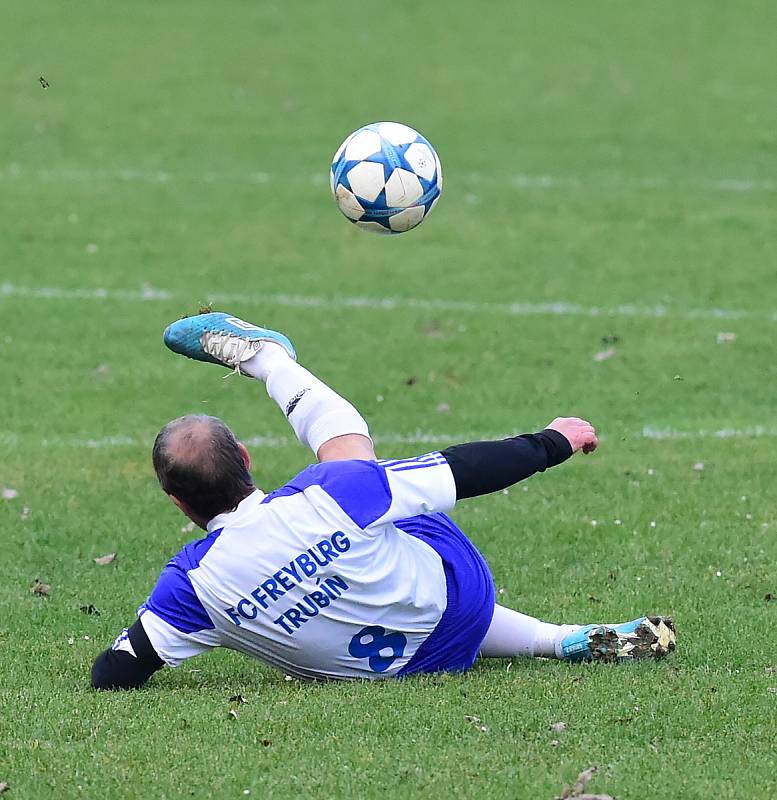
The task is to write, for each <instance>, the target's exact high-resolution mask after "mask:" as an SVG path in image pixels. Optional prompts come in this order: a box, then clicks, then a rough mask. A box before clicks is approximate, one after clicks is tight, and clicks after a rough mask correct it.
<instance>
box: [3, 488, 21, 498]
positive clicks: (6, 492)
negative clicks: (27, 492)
mask: <svg viewBox="0 0 777 800" xmlns="http://www.w3.org/2000/svg"><path fill="white" fill-rule="evenodd" d="M0 495H1V496H2V498H3V500H15V499H16V498H17V497H18V496H19V492H17V491H16V489H11V487H10V486H4V487H3V491H2V493H0Z"/></svg>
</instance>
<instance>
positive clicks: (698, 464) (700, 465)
mask: <svg viewBox="0 0 777 800" xmlns="http://www.w3.org/2000/svg"><path fill="white" fill-rule="evenodd" d="M693 469H695V470H696V472H704V462H703V461H697V462H696V463H695V464H694V465H693Z"/></svg>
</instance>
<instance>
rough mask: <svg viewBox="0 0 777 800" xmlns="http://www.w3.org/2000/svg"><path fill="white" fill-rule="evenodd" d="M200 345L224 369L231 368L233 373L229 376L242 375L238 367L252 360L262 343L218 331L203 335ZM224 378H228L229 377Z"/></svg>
mask: <svg viewBox="0 0 777 800" xmlns="http://www.w3.org/2000/svg"><path fill="white" fill-rule="evenodd" d="M200 345H201V346H202V349H203V350H204V351H205V352H206V353H207V354H208V355H209V356H213V358H215V359H216V360H217V361H220V362H221V363H222V364H224V366H226V367H233V369H234V371H233V372H231V373H230V375H234V374H235V373H237V374H238V375H242V374H243V372H242V371H241V370H240V365H241V364H242V363H243V362H244V361H248V359H249V358H253V356H254V355H256V353H258V352H259V350H261V348H262V342H261V341H260V340H258V339H245V338H243V337H242V336H235V334H234V333H224V332H220V331H206V332H205V333H203V334H202V338H201V339H200ZM224 377H226V378H228V377H229V375H225V376H224Z"/></svg>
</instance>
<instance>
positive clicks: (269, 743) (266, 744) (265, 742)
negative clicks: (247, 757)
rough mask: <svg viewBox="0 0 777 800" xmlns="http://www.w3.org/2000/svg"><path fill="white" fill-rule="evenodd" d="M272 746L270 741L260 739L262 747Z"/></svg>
mask: <svg viewBox="0 0 777 800" xmlns="http://www.w3.org/2000/svg"><path fill="white" fill-rule="evenodd" d="M271 744H272V739H262V747H269V746H270V745H271Z"/></svg>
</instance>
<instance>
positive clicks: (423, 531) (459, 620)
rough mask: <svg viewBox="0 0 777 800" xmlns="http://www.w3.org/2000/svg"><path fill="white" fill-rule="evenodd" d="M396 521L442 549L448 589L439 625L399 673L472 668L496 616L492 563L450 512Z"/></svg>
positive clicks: (398, 525)
mask: <svg viewBox="0 0 777 800" xmlns="http://www.w3.org/2000/svg"><path fill="white" fill-rule="evenodd" d="M394 525H396V526H397V528H399V529H400V530H402V531H404V532H405V533H408V534H410V536H414V537H415V538H416V539H420V540H421V541H423V542H426V544H428V545H429V546H430V547H432V548H433V549H434V550H435V551H436V552H437V553H438V555H439V556H440V558H441V559H442V565H443V569H444V571H445V581H446V585H447V595H448V597H447V599H448V603H447V606H446V608H445V611H444V612H443V615H442V617H441V618H440V621H439V622H438V623H437V627H436V628H435V629H434V630H433V631H432V632H431V633H430V634H429V636H428V637H427V638H426V639H425V640H424V642H423V644H421V646H420V647H419V648H418V650H416V652H415V653H414V654H413V657H412V658H411V659H410V661H409V662H408V663H407V664H406V665H405V666H404V667H403V668H402V669H401V670H400V671H399V673H398V674H399V675H412V674H413V673H417V672H461V671H464V670H467V669H469V668H470V667H471V666H472V665H473V664H474V663H475V659H476V658H477V657H478V653H479V652H480V645H481V644H482V643H483V639H485V637H486V633H488V629H489V627H490V626H491V620H492V619H493V616H494V603H495V595H494V579H493V578H492V577H491V571H490V570H489V568H488V564H486V561H485V559H484V558H483V556H482V555H481V554H480V553H479V552H478V550H477V548H476V547H475V546H474V545H473V544H472V542H470V540H469V539H468V538H467V537H466V536H465V535H464V533H462V531H460V530H459V528H457V527H456V525H455V524H454V523H453V520H451V519H450V518H449V517H447V516H446V515H445V514H424V515H423V516H419V517H411V518H410V519H403V520H399V521H398V522H395V523H394Z"/></svg>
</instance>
